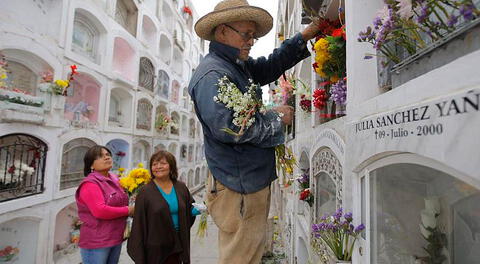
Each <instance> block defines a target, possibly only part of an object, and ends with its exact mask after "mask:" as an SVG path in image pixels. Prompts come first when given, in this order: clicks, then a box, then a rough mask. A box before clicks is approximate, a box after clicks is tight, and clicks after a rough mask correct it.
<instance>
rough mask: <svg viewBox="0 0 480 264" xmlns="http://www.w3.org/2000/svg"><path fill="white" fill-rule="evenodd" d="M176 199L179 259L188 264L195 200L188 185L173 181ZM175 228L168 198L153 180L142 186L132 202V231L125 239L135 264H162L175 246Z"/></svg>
mask: <svg viewBox="0 0 480 264" xmlns="http://www.w3.org/2000/svg"><path fill="white" fill-rule="evenodd" d="M173 186H175V191H176V193H177V199H178V222H179V225H180V232H179V234H180V240H181V246H182V248H183V252H182V253H181V254H180V259H181V260H182V262H183V263H190V228H191V227H192V225H193V223H194V221H195V217H194V216H192V213H191V211H192V203H193V202H194V200H193V197H192V195H191V194H190V192H189V190H188V188H187V186H186V185H185V184H184V183H183V182H180V181H177V182H175V183H174V184H173ZM175 232H176V231H175V228H174V227H173V221H172V216H171V215H170V209H169V207H168V203H167V201H166V200H165V199H164V198H163V196H162V194H161V193H160V191H159V190H158V188H157V186H156V185H155V183H154V182H153V181H151V182H150V183H148V184H147V185H145V186H144V187H142V189H141V190H140V192H139V193H138V196H137V198H136V201H135V214H134V217H133V224H132V232H131V234H130V238H129V239H128V242H127V252H128V255H130V257H131V258H132V259H133V261H135V263H136V264H163V263H164V262H165V260H166V259H167V257H168V256H170V255H171V254H172V253H173V251H174V247H175Z"/></svg>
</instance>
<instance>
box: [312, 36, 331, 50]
mask: <svg viewBox="0 0 480 264" xmlns="http://www.w3.org/2000/svg"><path fill="white" fill-rule="evenodd" d="M328 45H329V43H328V40H326V39H324V38H321V39H319V40H317V42H316V43H315V45H314V46H313V49H314V50H315V51H321V50H327V49H328Z"/></svg>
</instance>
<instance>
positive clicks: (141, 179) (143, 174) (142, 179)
mask: <svg viewBox="0 0 480 264" xmlns="http://www.w3.org/2000/svg"><path fill="white" fill-rule="evenodd" d="M150 179H151V177H150V172H149V171H148V170H147V169H145V168H143V163H138V168H135V169H133V170H131V171H130V172H129V173H128V175H127V176H125V177H122V178H120V185H121V186H122V187H123V188H124V189H125V190H126V191H127V192H128V195H129V196H132V195H135V194H137V192H138V190H140V187H142V186H143V185H145V184H147V183H149V182H150Z"/></svg>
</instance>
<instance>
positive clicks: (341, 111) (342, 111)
mask: <svg viewBox="0 0 480 264" xmlns="http://www.w3.org/2000/svg"><path fill="white" fill-rule="evenodd" d="M346 109H347V106H346V105H344V104H338V103H337V104H335V116H337V117H341V116H344V115H346Z"/></svg>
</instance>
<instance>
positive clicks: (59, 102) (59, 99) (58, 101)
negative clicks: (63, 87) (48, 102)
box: [52, 95, 65, 110]
mask: <svg viewBox="0 0 480 264" xmlns="http://www.w3.org/2000/svg"><path fill="white" fill-rule="evenodd" d="M52 108H53V109H56V110H63V109H64V108H65V96H63V95H52Z"/></svg>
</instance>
